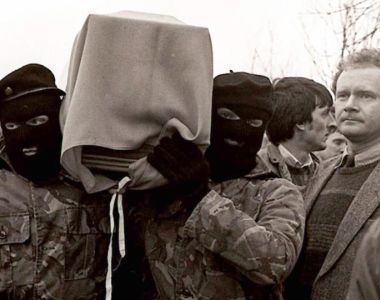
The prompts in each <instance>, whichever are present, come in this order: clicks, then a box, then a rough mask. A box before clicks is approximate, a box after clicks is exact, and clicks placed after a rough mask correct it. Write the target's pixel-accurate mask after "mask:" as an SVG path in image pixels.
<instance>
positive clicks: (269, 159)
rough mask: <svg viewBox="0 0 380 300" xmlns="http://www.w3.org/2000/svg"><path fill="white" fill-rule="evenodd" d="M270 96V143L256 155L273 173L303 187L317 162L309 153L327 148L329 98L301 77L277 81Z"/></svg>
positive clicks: (311, 82)
mask: <svg viewBox="0 0 380 300" xmlns="http://www.w3.org/2000/svg"><path fill="white" fill-rule="evenodd" d="M273 97H274V101H275V110H274V113H273V116H272V121H271V122H269V124H268V128H267V134H268V137H269V140H270V142H271V143H269V144H268V145H267V146H266V147H265V148H263V149H262V150H261V151H260V153H259V156H260V157H261V158H262V159H263V160H264V161H265V162H266V163H267V165H268V166H269V167H270V168H271V169H272V171H273V172H274V173H275V174H277V175H279V176H281V177H283V178H285V179H288V180H290V181H292V182H293V183H295V184H296V185H298V186H305V185H306V183H307V181H308V180H309V179H310V177H311V176H312V175H313V173H314V171H315V169H316V166H317V163H318V162H319V161H318V158H317V157H316V156H315V155H313V153H312V152H313V151H318V150H322V149H324V148H325V147H326V139H327V136H328V129H327V126H328V124H329V123H330V122H331V121H332V118H331V115H330V108H331V106H332V104H333V101H332V97H331V95H330V92H329V91H328V90H327V88H326V87H324V86H323V85H322V84H319V83H317V82H315V81H313V80H311V79H308V78H304V77H284V78H281V79H279V80H277V81H276V83H275V86H274V95H273Z"/></svg>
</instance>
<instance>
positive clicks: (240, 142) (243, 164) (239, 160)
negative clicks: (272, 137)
mask: <svg viewBox="0 0 380 300" xmlns="http://www.w3.org/2000/svg"><path fill="white" fill-rule="evenodd" d="M226 109H228V110H230V111H232V112H233V115H232V117H231V116H230V113H229V112H226ZM272 111H273V103H272V84H271V82H270V80H269V79H268V78H267V77H265V76H261V75H254V74H248V73H243V72H239V73H229V74H222V75H219V76H217V77H216V78H215V79H214V88H213V109H212V122H211V144H210V147H209V148H208V149H207V151H206V158H207V160H208V162H209V164H210V168H211V178H212V180H214V181H217V182H220V181H224V180H228V179H233V178H238V177H241V176H243V175H245V174H247V173H249V172H250V171H251V170H252V169H253V168H254V167H255V163H256V154H257V152H258V151H259V149H260V147H261V144H262V140H263V135H264V131H265V127H266V124H267V123H268V121H269V119H270V117H271V115H272Z"/></svg>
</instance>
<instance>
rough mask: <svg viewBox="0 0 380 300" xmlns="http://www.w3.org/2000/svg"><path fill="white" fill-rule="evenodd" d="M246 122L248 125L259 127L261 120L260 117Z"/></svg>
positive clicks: (261, 123)
mask: <svg viewBox="0 0 380 300" xmlns="http://www.w3.org/2000/svg"><path fill="white" fill-rule="evenodd" d="M246 122H247V124H248V125H249V126H252V127H261V126H262V125H263V120H260V119H251V120H248V121H246Z"/></svg>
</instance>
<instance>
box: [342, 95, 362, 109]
mask: <svg viewBox="0 0 380 300" xmlns="http://www.w3.org/2000/svg"><path fill="white" fill-rule="evenodd" d="M358 110H359V108H358V105H357V101H356V97H355V95H351V96H350V97H348V99H347V101H346V103H345V106H344V111H346V112H350V111H358Z"/></svg>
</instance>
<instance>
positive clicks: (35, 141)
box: [0, 93, 62, 181]
mask: <svg viewBox="0 0 380 300" xmlns="http://www.w3.org/2000/svg"><path fill="white" fill-rule="evenodd" d="M60 102H61V101H60V96H59V95H56V94H51V93H50V94H49V93H34V94H29V95H26V96H23V97H20V98H17V99H15V100H12V101H9V102H5V103H3V104H2V105H1V109H0V122H1V128H2V130H3V135H4V140H5V149H6V153H7V155H8V157H9V160H10V162H11V164H12V167H13V168H14V169H15V171H16V172H17V173H18V174H20V175H22V176H24V177H26V178H28V179H30V180H32V181H40V180H46V179H48V178H49V177H51V176H54V175H56V174H57V173H58V171H59V169H60V163H59V162H60V152H61V141H62V135H61V131H60V126H59V107H60Z"/></svg>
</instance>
